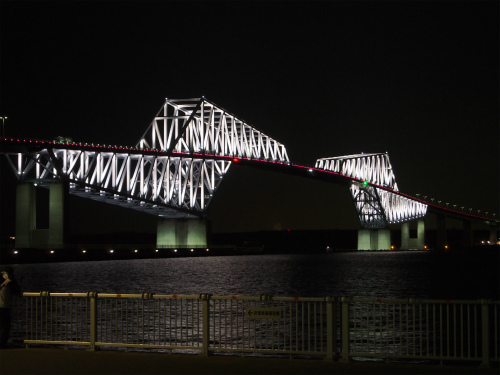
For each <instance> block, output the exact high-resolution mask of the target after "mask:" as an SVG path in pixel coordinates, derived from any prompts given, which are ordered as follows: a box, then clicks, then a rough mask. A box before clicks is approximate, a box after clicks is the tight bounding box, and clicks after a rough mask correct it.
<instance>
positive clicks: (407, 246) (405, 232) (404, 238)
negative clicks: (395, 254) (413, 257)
mask: <svg viewBox="0 0 500 375" xmlns="http://www.w3.org/2000/svg"><path fill="white" fill-rule="evenodd" d="M401 249H402V250H425V222H424V220H423V219H418V220H417V236H416V237H412V236H411V235H410V223H409V222H406V223H403V224H401Z"/></svg>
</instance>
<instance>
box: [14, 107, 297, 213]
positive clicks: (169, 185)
mask: <svg viewBox="0 0 500 375" xmlns="http://www.w3.org/2000/svg"><path fill="white" fill-rule="evenodd" d="M38 146H39V150H38V151H37V152H32V153H28V154H22V153H19V154H16V156H12V155H10V156H8V159H9V161H10V163H11V165H12V167H13V168H14V170H15V171H16V172H17V175H18V178H19V180H20V181H33V182H35V183H41V184H42V183H46V182H53V181H54V180H64V181H67V182H68V183H69V188H70V193H72V194H76V195H81V196H85V197H87V198H91V199H94V200H101V201H106V202H108V203H114V204H117V205H125V206H127V207H129V208H135V209H137V210H141V211H146V212H149V213H153V214H157V215H160V216H163V217H169V218H183V217H187V216H190V215H197V216H202V215H203V214H204V213H205V211H206V209H207V207H208V205H209V203H210V201H211V199H212V197H213V195H214V193H215V191H216V190H217V188H218V186H219V184H220V182H221V180H222V178H223V177H224V175H225V174H226V173H227V171H228V169H229V167H230V165H231V160H232V158H248V159H252V160H266V161H273V162H275V163H284V164H289V160H288V156H287V152H286V149H285V147H284V146H283V145H282V144H280V143H278V142H277V141H275V140H274V139H272V138H270V137H269V136H267V135H265V134H263V133H261V132H260V131H258V130H256V129H254V128H252V127H251V126H249V125H247V124H246V123H245V122H243V121H241V120H239V119H237V118H236V117H235V116H233V115H231V114H229V113H227V112H226V111H225V110H223V109H221V108H219V107H217V106H216V105H214V104H213V103H211V102H208V101H207V100H206V99H204V98H201V99H186V100H167V101H166V102H165V104H164V105H163V106H162V108H161V109H160V111H159V112H158V115H157V116H156V117H155V118H154V119H153V121H152V123H151V125H150V126H149V127H148V129H147V130H146V132H145V133H144V135H143V136H142V137H141V139H140V140H139V142H138V145H137V147H136V148H123V147H111V146H110V147H105V146H94V145H87V144H84V145H82V144H74V143H71V144H67V143H58V142H40V144H38ZM15 157H17V161H16V160H15Z"/></svg>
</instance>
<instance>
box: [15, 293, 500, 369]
mask: <svg viewBox="0 0 500 375" xmlns="http://www.w3.org/2000/svg"><path fill="white" fill-rule="evenodd" d="M499 305H500V301H491V300H476V301H472V300H467V301H449V300H420V299H380V298H369V299H366V298H353V297H340V298H338V297H324V298H310V297H273V296H268V295H262V296H253V297H245V296H213V295H210V294H199V295H157V294H154V293H142V294H110V293H97V292H88V293H49V292H37V293H24V298H22V299H20V300H18V303H17V305H16V311H15V314H14V320H13V323H14V324H13V325H14V327H13V328H14V329H13V338H14V339H15V340H18V341H22V342H24V343H25V344H26V345H31V344H55V345H66V346H68V345H76V346H80V345H81V346H87V347H89V348H90V349H92V350H94V349H96V348H99V347H105V346H106V347H125V348H132V347H134V348H142V349H163V350H166V351H169V352H171V351H173V350H183V351H186V350H187V351H197V352H201V353H202V354H203V355H209V354H211V353H213V352H239V353H259V354H280V355H290V356H292V355H312V356H319V357H324V358H327V359H340V360H343V361H349V360H350V359H352V358H353V357H364V358H385V359H387V360H389V359H412V360H415V359H419V360H438V361H445V360H453V361H455V360H464V361H475V362H479V363H481V364H482V365H485V366H487V365H489V363H490V362H492V361H497V362H498V361H499V341H500V338H499V322H498V310H499Z"/></svg>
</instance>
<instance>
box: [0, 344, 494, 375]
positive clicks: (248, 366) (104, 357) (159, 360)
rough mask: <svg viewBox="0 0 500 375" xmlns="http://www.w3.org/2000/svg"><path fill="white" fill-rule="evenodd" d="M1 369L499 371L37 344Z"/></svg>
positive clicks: (7, 354) (1, 353)
mask: <svg viewBox="0 0 500 375" xmlns="http://www.w3.org/2000/svg"><path fill="white" fill-rule="evenodd" d="M0 374H2V375H3V374H54V375H57V374H65V375H71V374H120V375H121V374H259V375H260V374H308V375H313V374H498V367H497V368H489V369H485V368H480V367H477V365H475V364H463V365H461V366H457V365H444V366H441V365H438V364H411V363H374V362H349V363H342V362H334V361H325V360H321V359H287V358H257V357H241V356H228V355H214V356H211V357H208V358H207V357H202V356H200V355H196V354H194V355H188V354H163V353H157V352H156V353H155V352H124V351H111V350H101V351H96V352H91V351H88V350H84V349H62V348H60V349H59V348H57V349H49V348H40V347H38V348H29V349H25V348H20V349H3V350H0Z"/></svg>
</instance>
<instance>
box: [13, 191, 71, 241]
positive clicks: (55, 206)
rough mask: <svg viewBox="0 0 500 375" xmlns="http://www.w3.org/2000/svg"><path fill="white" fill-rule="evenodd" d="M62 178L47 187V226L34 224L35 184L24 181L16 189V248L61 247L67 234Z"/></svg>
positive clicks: (64, 192) (64, 193)
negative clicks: (42, 226)
mask: <svg viewBox="0 0 500 375" xmlns="http://www.w3.org/2000/svg"><path fill="white" fill-rule="evenodd" d="M67 194H68V186H67V184H65V183H63V182H58V183H52V184H50V187H49V228H48V229H47V228H43V229H40V228H38V227H37V222H36V216H37V210H36V188H35V186H34V185H33V184H30V183H23V184H19V185H18V186H17V191H16V242H15V246H16V248H21V249H22V248H39V249H62V248H64V244H65V234H66V229H67V228H66V227H67V225H66V220H65V216H66V215H65V210H66V195H67Z"/></svg>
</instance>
